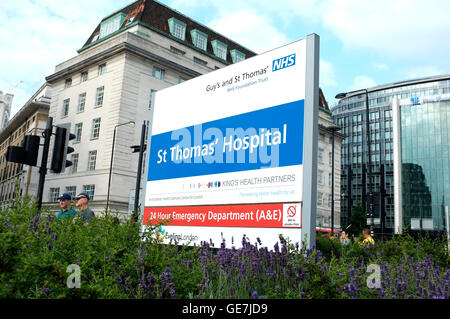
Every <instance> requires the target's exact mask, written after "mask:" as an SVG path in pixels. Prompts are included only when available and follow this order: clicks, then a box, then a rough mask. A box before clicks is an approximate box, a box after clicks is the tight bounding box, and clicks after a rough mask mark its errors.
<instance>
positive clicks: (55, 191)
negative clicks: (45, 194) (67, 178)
mask: <svg viewBox="0 0 450 319" xmlns="http://www.w3.org/2000/svg"><path fill="white" fill-rule="evenodd" d="M58 197H59V187H50V195H49V201H50V202H51V203H55V202H57V201H58Z"/></svg>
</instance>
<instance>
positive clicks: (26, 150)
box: [6, 135, 39, 166]
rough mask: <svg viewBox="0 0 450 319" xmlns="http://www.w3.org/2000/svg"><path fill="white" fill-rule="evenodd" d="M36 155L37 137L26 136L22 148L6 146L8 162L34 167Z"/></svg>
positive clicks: (37, 149) (37, 147) (37, 150)
mask: <svg viewBox="0 0 450 319" xmlns="http://www.w3.org/2000/svg"><path fill="white" fill-rule="evenodd" d="M38 153H39V136H36V135H26V136H25V139H24V140H23V143H22V146H8V150H7V151H6V160H7V161H8V162H14V163H21V164H26V165H30V166H36V163H37V156H38Z"/></svg>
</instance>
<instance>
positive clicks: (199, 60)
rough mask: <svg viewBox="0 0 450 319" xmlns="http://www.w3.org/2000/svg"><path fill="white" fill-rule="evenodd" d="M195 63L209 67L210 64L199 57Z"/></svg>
mask: <svg viewBox="0 0 450 319" xmlns="http://www.w3.org/2000/svg"><path fill="white" fill-rule="evenodd" d="M194 62H195V63H197V64H200V65H207V64H208V62H206V61H204V60H202V59H199V58H197V57H194Z"/></svg>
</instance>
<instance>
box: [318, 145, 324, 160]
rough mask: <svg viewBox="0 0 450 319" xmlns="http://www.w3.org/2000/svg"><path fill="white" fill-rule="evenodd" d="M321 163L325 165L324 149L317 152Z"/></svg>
mask: <svg viewBox="0 0 450 319" xmlns="http://www.w3.org/2000/svg"><path fill="white" fill-rule="evenodd" d="M317 154H318V158H319V163H323V148H319V151H318V152H317Z"/></svg>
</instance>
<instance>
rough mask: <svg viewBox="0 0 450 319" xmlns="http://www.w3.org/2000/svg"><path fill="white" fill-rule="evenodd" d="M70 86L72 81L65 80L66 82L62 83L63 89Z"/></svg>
mask: <svg viewBox="0 0 450 319" xmlns="http://www.w3.org/2000/svg"><path fill="white" fill-rule="evenodd" d="M71 86H72V79H66V82H65V83H64V88H66V89H67V88H68V87H71Z"/></svg>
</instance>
